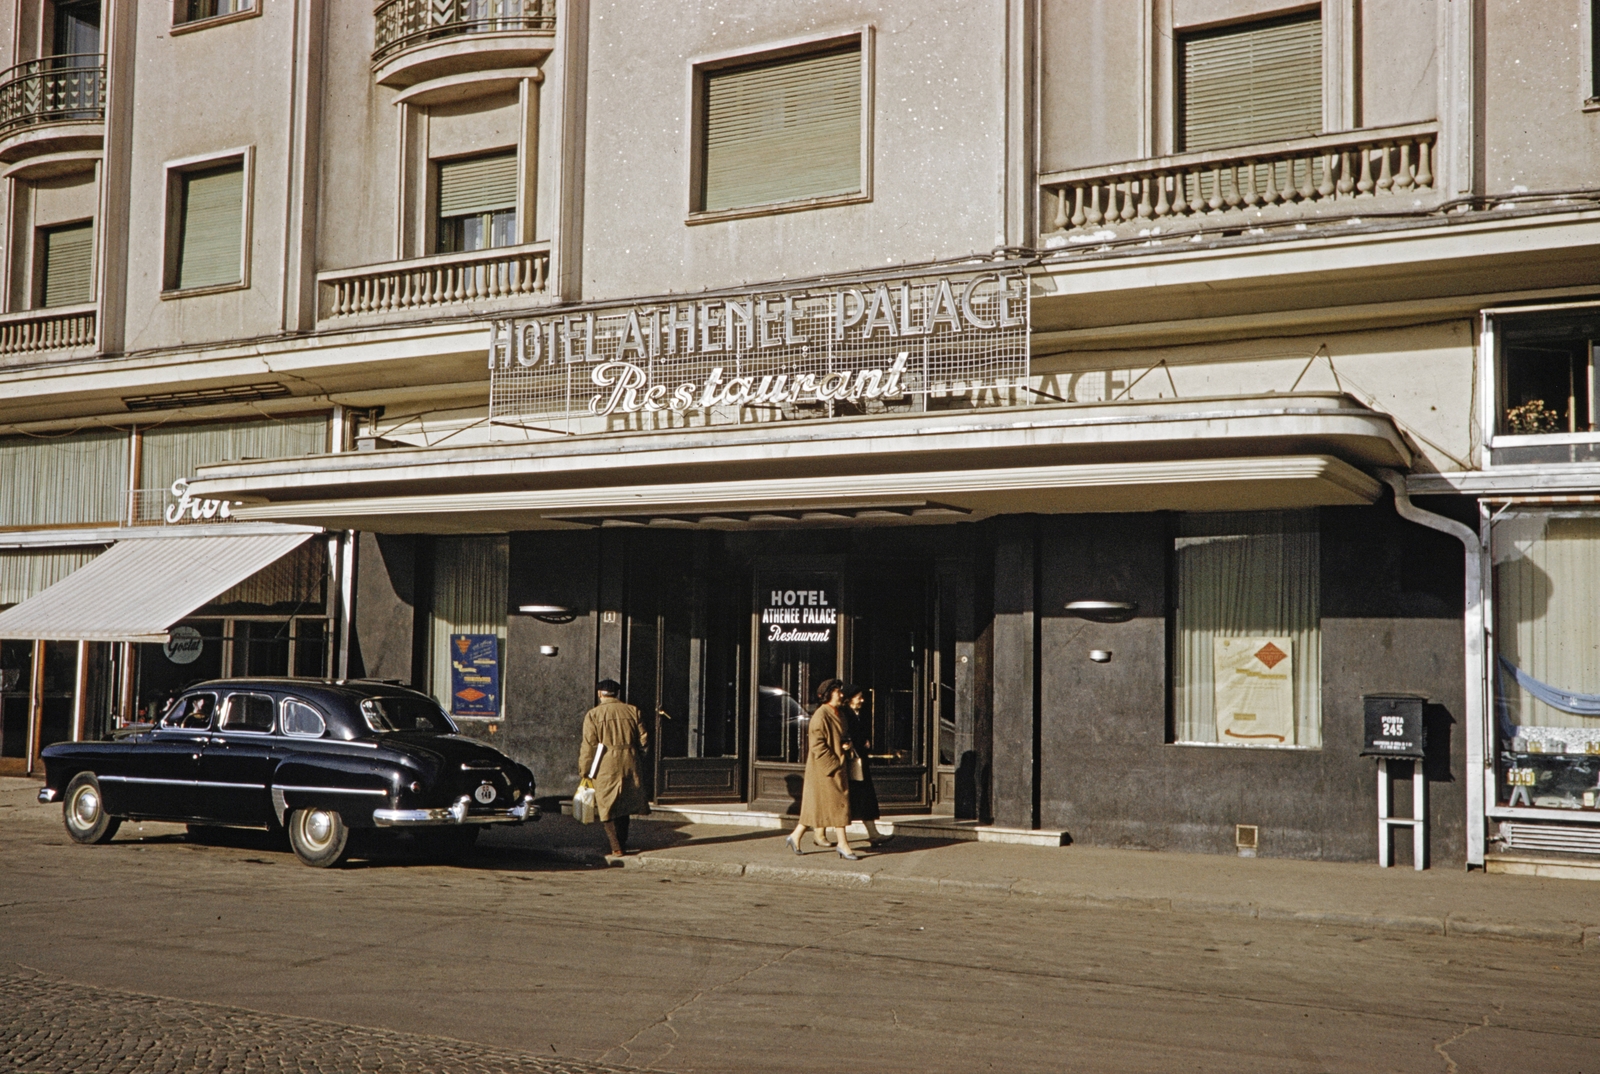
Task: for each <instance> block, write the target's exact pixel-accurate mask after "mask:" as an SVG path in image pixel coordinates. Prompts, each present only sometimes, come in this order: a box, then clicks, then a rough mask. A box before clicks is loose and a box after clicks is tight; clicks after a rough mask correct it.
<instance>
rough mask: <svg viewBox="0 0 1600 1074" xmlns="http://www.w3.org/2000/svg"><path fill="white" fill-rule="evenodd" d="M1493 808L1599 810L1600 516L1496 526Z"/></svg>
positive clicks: (1523, 513) (1523, 514)
mask: <svg viewBox="0 0 1600 1074" xmlns="http://www.w3.org/2000/svg"><path fill="white" fill-rule="evenodd" d="M1492 549H1493V553H1492V554H1493V561H1494V612H1495V615H1494V619H1495V654H1494V661H1495V668H1494V679H1495V684H1496V689H1495V713H1496V725H1497V727H1498V730H1499V734H1498V735H1497V738H1498V753H1499V764H1498V774H1499V788H1498V804H1500V805H1502V806H1526V807H1534V808H1540V809H1572V810H1594V809H1597V808H1600V800H1597V798H1600V789H1597V788H1600V617H1597V616H1596V615H1595V595H1596V594H1597V593H1600V514H1597V513H1595V512H1593V511H1589V512H1580V511H1561V510H1548V509H1546V510H1539V509H1519V510H1517V511H1514V512H1511V513H1507V514H1504V515H1501V516H1500V517H1499V518H1497V519H1496V521H1495V523H1494V527H1493V535H1492Z"/></svg>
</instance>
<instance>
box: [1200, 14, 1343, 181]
mask: <svg viewBox="0 0 1600 1074" xmlns="http://www.w3.org/2000/svg"><path fill="white" fill-rule="evenodd" d="M1179 73H1180V89H1179V94H1180V97H1181V100H1180V102H1179V109H1178V112H1179V115H1180V116H1181V118H1182V129H1181V131H1180V138H1179V141H1180V143H1181V144H1180V148H1181V149H1182V150H1184V151H1187V152H1196V151H1199V150H1204V149H1220V148H1224V147H1226V146H1235V145H1252V144H1255V143H1258V142H1275V141H1280V140H1283V139H1289V138H1304V137H1308V136H1311V135H1317V134H1321V133H1322V18H1321V15H1320V14H1319V13H1318V12H1315V11H1311V12H1307V13H1305V14H1302V15H1295V16H1291V17H1288V18H1281V19H1272V20H1270V21H1267V22H1255V23H1247V24H1245V25H1242V26H1227V27H1223V28H1221V29H1217V30H1203V31H1198V32H1196V33H1193V34H1185V35H1183V36H1182V37H1181V38H1180V39H1179Z"/></svg>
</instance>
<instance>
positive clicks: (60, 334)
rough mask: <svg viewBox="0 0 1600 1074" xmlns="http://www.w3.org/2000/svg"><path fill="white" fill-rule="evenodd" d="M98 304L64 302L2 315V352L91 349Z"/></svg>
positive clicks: (0, 339) (11, 353) (7, 353)
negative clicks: (67, 304) (84, 304)
mask: <svg viewBox="0 0 1600 1074" xmlns="http://www.w3.org/2000/svg"><path fill="white" fill-rule="evenodd" d="M98 312H99V309H98V307H97V306H93V305H87V306H61V307H58V308H56V309H42V310H27V311H25V312H23V313H8V314H5V315H3V316H0V356H5V355H13V354H36V353H41V352H45V351H73V350H84V349H92V348H93V347H94V345H95V339H94V330H95V316H96V314H97V313H98Z"/></svg>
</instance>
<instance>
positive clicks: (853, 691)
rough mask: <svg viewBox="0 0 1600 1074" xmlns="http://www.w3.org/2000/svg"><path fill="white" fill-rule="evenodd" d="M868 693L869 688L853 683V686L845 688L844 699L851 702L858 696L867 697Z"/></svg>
mask: <svg viewBox="0 0 1600 1074" xmlns="http://www.w3.org/2000/svg"><path fill="white" fill-rule="evenodd" d="M866 692H867V688H866V687H865V686H857V685H856V684H855V683H851V684H849V685H848V686H846V687H845V688H844V699H845V700H846V701H849V700H850V699H851V698H852V697H855V696H856V695H857V694H863V695H865V694H866Z"/></svg>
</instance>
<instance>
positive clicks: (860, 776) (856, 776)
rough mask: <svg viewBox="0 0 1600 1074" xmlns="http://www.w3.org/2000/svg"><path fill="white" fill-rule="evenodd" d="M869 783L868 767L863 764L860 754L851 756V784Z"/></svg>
mask: <svg viewBox="0 0 1600 1074" xmlns="http://www.w3.org/2000/svg"><path fill="white" fill-rule="evenodd" d="M866 781H867V766H866V765H864V764H862V763H861V755H860V754H859V753H855V754H851V755H850V782H851V783H865V782H866Z"/></svg>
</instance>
